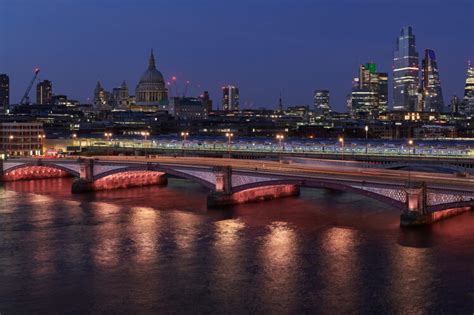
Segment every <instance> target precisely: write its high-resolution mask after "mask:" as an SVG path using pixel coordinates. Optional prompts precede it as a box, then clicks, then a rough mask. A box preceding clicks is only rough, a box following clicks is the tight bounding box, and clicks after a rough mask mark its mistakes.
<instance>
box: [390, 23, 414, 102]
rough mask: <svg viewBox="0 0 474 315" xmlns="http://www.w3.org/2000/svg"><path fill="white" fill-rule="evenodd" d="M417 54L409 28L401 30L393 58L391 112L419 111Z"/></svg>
mask: <svg viewBox="0 0 474 315" xmlns="http://www.w3.org/2000/svg"><path fill="white" fill-rule="evenodd" d="M418 70H419V68H418V53H417V52H416V46H415V35H413V31H412V28H411V26H406V27H404V28H402V30H401V33H400V36H399V37H398V38H397V47H396V49H395V54H394V58H393V110H401V111H421V108H420V106H419V104H418V85H419V81H418V80H419V79H418Z"/></svg>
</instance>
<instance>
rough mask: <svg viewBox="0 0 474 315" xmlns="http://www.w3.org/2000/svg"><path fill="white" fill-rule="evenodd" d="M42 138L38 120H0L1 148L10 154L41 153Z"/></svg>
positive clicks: (40, 124) (30, 154)
mask: <svg viewBox="0 0 474 315" xmlns="http://www.w3.org/2000/svg"><path fill="white" fill-rule="evenodd" d="M44 139H45V138H44V130H43V124H42V123H40V122H0V140H1V141H0V145H1V150H2V151H3V152H6V153H7V154H8V155H10V156H33V155H41V152H42V147H43V141H44Z"/></svg>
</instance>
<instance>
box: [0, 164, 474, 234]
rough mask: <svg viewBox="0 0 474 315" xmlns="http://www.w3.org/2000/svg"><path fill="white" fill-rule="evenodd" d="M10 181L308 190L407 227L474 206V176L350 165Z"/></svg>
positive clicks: (159, 168) (41, 174)
mask: <svg viewBox="0 0 474 315" xmlns="http://www.w3.org/2000/svg"><path fill="white" fill-rule="evenodd" d="M1 175H2V180H3V181H10V180H21V179H35V178H48V177H60V176H74V177H76V178H77V179H76V180H75V182H74V183H73V185H72V192H74V193H81V192H86V191H91V190H101V189H115V188H127V187H133V186H143V185H153V184H166V182H167V177H166V175H170V176H174V177H178V178H182V179H187V180H190V181H193V182H196V183H198V184H200V185H202V186H204V187H206V188H207V189H209V191H210V193H209V195H208V205H209V206H211V207H212V206H225V205H231V204H238V203H244V202H250V201H258V200H266V199H274V198H279V197H285V196H293V195H298V194H299V188H300V187H313V188H326V189H332V190H340V191H348V192H353V193H357V194H361V195H364V196H366V197H369V198H373V199H376V200H379V201H381V202H384V203H386V204H388V205H390V206H392V207H394V208H397V209H399V210H400V211H401V224H402V225H422V224H429V223H431V222H433V221H437V220H439V219H442V218H445V217H448V216H452V215H455V214H458V213H461V212H464V211H468V210H470V209H472V208H473V207H474V180H473V179H471V178H470V177H469V176H468V175H465V176H456V175H452V174H442V173H423V172H409V171H400V170H383V169H367V168H360V167H354V166H347V165H344V164H340V165H337V164H336V165H331V164H322V165H314V164H312V165H305V164H298V163H291V164H287V163H281V162H272V161H255V160H237V159H216V158H197V157H188V158H185V157H181V158H179V157H178V158H170V157H157V158H153V159H150V158H144V157H116V156H111V157H105V156H104V157H97V158H74V159H72V158H59V159H9V160H4V161H2V165H1Z"/></svg>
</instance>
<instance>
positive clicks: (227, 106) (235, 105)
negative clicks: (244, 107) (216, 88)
mask: <svg viewBox="0 0 474 315" xmlns="http://www.w3.org/2000/svg"><path fill="white" fill-rule="evenodd" d="M222 94H223V95H222V109H223V110H225V111H231V110H239V88H237V87H235V86H233V85H227V86H223V87H222Z"/></svg>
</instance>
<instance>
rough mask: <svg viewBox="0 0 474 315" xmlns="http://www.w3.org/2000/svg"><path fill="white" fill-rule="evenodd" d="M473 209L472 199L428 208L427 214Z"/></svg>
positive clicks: (473, 200) (473, 202)
mask: <svg viewBox="0 0 474 315" xmlns="http://www.w3.org/2000/svg"><path fill="white" fill-rule="evenodd" d="M464 207H471V208H472V207H474V199H472V200H466V201H458V202H450V203H444V204H440V205H434V206H428V212H432V213H436V212H440V211H444V210H448V209H455V208H464Z"/></svg>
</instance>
